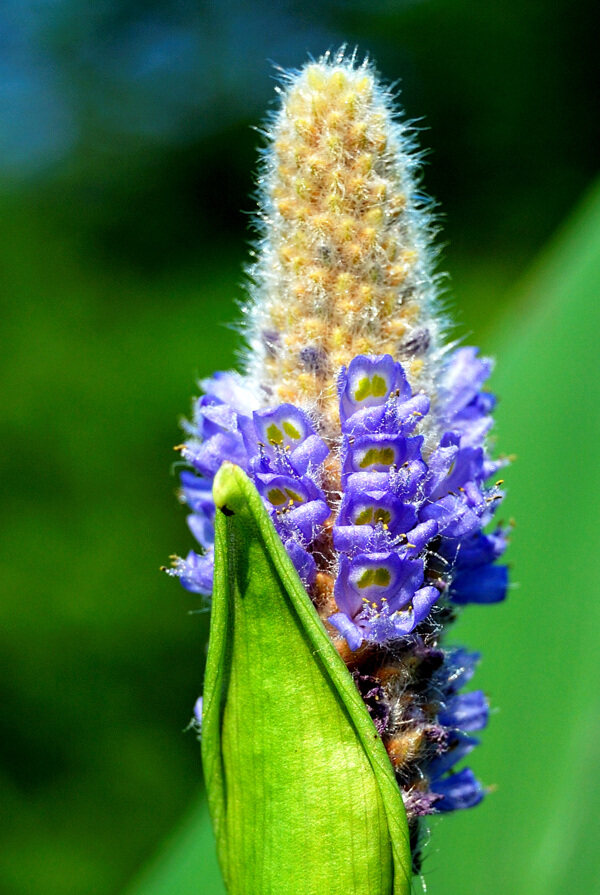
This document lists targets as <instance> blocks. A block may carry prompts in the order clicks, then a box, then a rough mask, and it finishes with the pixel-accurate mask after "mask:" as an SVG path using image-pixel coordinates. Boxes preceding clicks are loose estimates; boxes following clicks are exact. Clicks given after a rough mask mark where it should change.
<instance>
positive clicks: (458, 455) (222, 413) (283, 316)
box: [170, 55, 508, 856]
mask: <svg viewBox="0 0 600 895" xmlns="http://www.w3.org/2000/svg"><path fill="white" fill-rule="evenodd" d="M282 94H283V102H282V107H281V110H280V112H279V113H278V115H277V116H276V117H275V118H274V120H273V122H272V130H271V146H270V150H269V152H268V153H266V156H265V158H266V161H265V167H264V171H263V177H262V179H261V183H262V191H263V204H262V209H263V214H262V220H263V233H262V242H261V243H260V245H259V253H258V261H257V262H256V265H255V267H254V269H253V270H252V271H251V276H252V278H253V286H252V289H251V291H252V301H251V304H250V305H249V307H248V309H247V318H248V320H249V323H248V328H247V333H246V335H247V340H248V343H249V345H250V349H251V350H250V352H249V356H248V359H247V364H246V371H245V373H244V374H243V375H242V374H237V373H218V374H216V375H215V376H214V377H212V378H211V379H207V380H205V381H203V382H202V383H201V388H202V392H203V394H202V396H201V397H200V398H199V399H198V400H197V401H196V404H195V408H194V414H193V419H192V421H191V422H190V423H187V424H186V434H187V439H186V441H185V444H184V445H182V446H181V451H182V456H183V458H184V459H185V460H186V461H187V464H188V465H189V467H190V468H189V469H187V470H186V471H184V472H183V473H182V475H181V497H182V500H183V501H184V502H185V503H186V504H187V506H188V507H189V509H190V510H191V514H190V515H189V517H188V522H189V526H190V528H191V530H192V532H193V534H194V536H195V538H196V539H197V541H198V543H199V545H200V548H199V549H198V550H196V551H192V552H190V553H189V555H188V556H187V558H185V559H178V560H176V561H175V563H174V566H173V568H172V569H171V570H170V571H171V574H174V575H176V576H178V577H179V578H180V580H181V582H182V584H183V586H184V587H186V588H187V589H188V590H190V591H193V592H195V593H200V594H205V595H208V594H210V592H211V587H212V574H213V555H214V549H213V541H214V513H215V508H214V504H213V501H212V497H211V486H212V481H213V478H214V476H215V474H216V472H217V471H218V469H219V467H220V465H221V463H222V462H223V461H224V460H228V461H231V462H232V463H235V464H237V465H238V466H240V467H241V468H242V469H243V470H244V471H245V472H246V473H247V474H248V475H249V476H250V477H251V478H252V480H253V481H254V483H255V485H256V488H257V489H258V491H259V493H260V494H261V496H262V498H263V500H264V503H265V506H266V507H267V508H268V510H269V512H270V514H271V517H272V519H273V522H274V525H275V528H276V530H277V532H278V533H279V535H280V537H281V540H282V542H283V544H284V546H285V548H286V550H287V552H288V554H289V556H290V558H291V560H292V562H293V563H294V566H295V567H296V569H297V571H298V574H299V576H300V578H301V580H302V581H303V583H304V585H305V587H306V589H307V592H308V593H309V595H310V596H311V598H312V599H313V601H314V603H315V605H316V607H317V610H318V612H319V614H320V616H321V618H322V619H323V622H324V624H325V626H326V628H327V630H328V632H329V634H330V636H331V638H332V640H333V642H334V644H335V645H336V647H337V648H338V650H339V652H340V654H341V655H342V657H343V658H344V660H345V661H346V663H347V665H348V667H349V669H350V671H351V673H352V674H353V676H354V679H355V682H356V685H357V687H358V689H359V691H360V692H361V694H362V696H363V699H364V701H365V703H366V705H367V708H368V709H369V712H370V713H371V716H372V718H373V721H374V723H375V725H376V727H377V729H378V731H379V732H380V734H381V736H382V738H383V741H384V743H385V745H386V748H387V751H388V754H389V756H390V760H391V761H392V763H393V765H394V768H395V770H396V774H397V778H398V783H399V786H400V787H401V790H402V794H403V798H404V802H405V805H406V809H407V814H408V817H409V823H410V825H411V835H412V836H413V840H414V841H413V844H414V852H415V856H416V853H417V841H418V831H419V818H420V817H422V816H424V815H427V814H431V813H435V812H447V811H452V810H454V809H459V808H467V807H471V806H473V805H475V804H477V803H478V802H479V801H480V800H481V798H482V797H483V794H484V789H483V787H482V786H481V784H480V783H479V782H478V781H477V780H476V778H475V777H474V775H473V773H472V772H471V770H469V769H468V768H463V769H459V770H457V769H456V766H457V765H458V763H459V762H460V761H461V760H462V759H463V758H464V757H465V756H466V755H467V754H468V753H469V752H470V751H471V749H473V747H474V746H475V745H476V743H477V740H476V738H474V737H473V733H475V732H477V731H479V730H480V729H482V728H483V727H484V726H485V725H486V723H487V719H488V704H487V700H486V698H485V696H484V694H483V693H482V692H481V691H477V690H475V691H473V690H471V691H468V692H462V689H463V686H464V685H466V684H467V683H468V682H469V681H470V679H471V677H472V675H473V673H474V670H475V665H476V662H477V659H478V656H477V655H476V654H472V653H468V652H466V651H465V650H463V649H457V648H451V647H448V646H446V643H445V637H446V631H447V628H448V625H449V624H450V622H451V621H452V620H453V619H454V618H455V616H456V614H457V611H458V607H460V606H463V605H465V604H468V603H480V604H486V603H497V602H499V601H501V600H503V599H504V597H505V594H506V588H507V569H506V566H503V565H498V564H497V562H496V561H497V560H498V558H499V557H500V556H501V555H502V553H503V552H504V550H505V547H506V541H507V535H508V530H507V528H505V527H503V526H502V525H498V526H496V527H495V528H493V527H491V523H492V519H493V516H494V513H495V511H496V509H497V507H498V505H499V504H500V502H501V499H502V496H503V493H502V490H501V485H502V481H501V480H496V477H497V474H498V471H499V469H500V467H501V466H502V465H503V464H504V462H505V461H501V460H494V459H492V458H491V457H490V455H489V452H488V446H487V436H488V433H489V430H490V427H491V425H492V418H491V412H492V410H493V407H494V403H495V401H494V397H493V396H492V395H491V394H490V393H489V392H487V391H486V390H485V383H486V381H487V379H488V377H489V375H490V372H491V363H490V361H489V360H487V359H485V358H482V357H480V356H479V354H478V351H477V349H475V348H469V347H460V348H456V347H452V346H446V345H444V344H443V339H442V333H443V325H442V322H441V320H440V315H439V314H438V313H437V310H436V300H435V299H436V294H435V291H436V287H435V278H434V277H432V275H431V273H430V270H431V252H430V249H429V242H430V238H431V228H430V225H429V221H428V219H427V215H426V212H425V211H424V210H423V208H422V206H421V204H420V199H419V196H418V192H417V190H416V187H415V181H414V165H415V162H414V158H413V156H411V155H410V154H409V153H408V150H407V139H406V127H405V126H404V125H402V124H399V123H398V122H397V121H395V119H394V117H393V114H392V112H391V108H390V102H391V101H390V98H389V97H388V96H387V94H385V92H384V91H383V90H382V88H381V87H379V85H378V84H377V82H376V79H375V77H374V75H373V72H372V70H371V68H370V67H369V66H368V65H366V64H363V65H360V66H356V65H355V64H354V61H353V60H350V61H348V60H346V59H345V58H344V57H343V56H342V55H339V56H338V57H336V58H334V59H332V58H330V57H324V58H323V59H321V60H320V61H319V62H317V63H312V64H310V65H308V66H307V67H306V68H305V69H304V70H303V71H302V72H300V73H299V74H295V75H293V76H292V77H291V78H290V80H289V83H288V84H287V85H284V87H283V88H282ZM409 148H410V147H409ZM282 399H283V400H282Z"/></svg>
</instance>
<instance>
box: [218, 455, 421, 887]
mask: <svg viewBox="0 0 600 895" xmlns="http://www.w3.org/2000/svg"><path fill="white" fill-rule="evenodd" d="M214 497H215V503H216V506H217V514H216V515H217V520H216V541H215V586H214V596H213V611H212V619H211V631H210V642H209V651H208V660H207V667H206V679H205V688H204V713H203V734H202V758H203V763H204V772H205V778H206V786H207V791H208V802H209V809H210V813H211V817H212V822H213V825H214V829H215V834H216V840H217V850H218V855H219V861H220V864H221V868H222V870H223V875H224V878H225V882H226V886H227V889H228V891H229V892H230V893H231V895H333V893H337V892H339V893H344V895H392V893H393V895H403V893H408V892H409V891H410V879H411V870H410V868H411V859H410V846H409V836H408V827H407V824H406V818H405V813H404V806H403V803H402V798H401V795H400V790H399V788H398V786H397V783H396V781H395V777H394V773H393V769H392V766H391V763H390V760H389V758H388V756H387V753H386V751H385V748H384V746H383V743H382V742H381V739H380V737H379V735H378V733H377V731H376V729H375V727H374V725H373V722H372V720H371V718H370V716H369V714H368V711H367V709H366V707H365V704H364V703H363V701H362V699H361V697H360V695H359V693H358V690H357V688H356V686H355V684H354V682H353V680H352V677H351V675H350V673H349V672H348V669H347V668H346V666H345V665H344V663H343V661H342V659H341V658H340V657H339V655H338V654H337V652H336V650H335V647H334V646H333V644H332V643H331V641H330V640H329V638H328V636H327V634H326V632H325V629H324V628H323V625H322V622H321V621H320V619H319V617H318V615H317V612H316V610H315V608H314V607H313V605H312V603H311V601H310V599H309V597H308V596H307V594H306V592H305V590H304V587H303V585H302V583H301V581H300V579H299V577H298V574H297V572H296V570H295V569H294V567H293V565H292V563H291V561H290V559H289V557H288V556H287V553H286V552H285V550H284V548H283V546H282V544H281V541H280V539H279V537H278V535H277V533H276V531H275V529H274V527H273V524H272V522H271V519H270V517H269V515H268V513H267V512H266V511H265V509H264V507H263V504H262V501H261V499H260V497H259V495H258V492H257V491H256V489H255V488H254V486H253V485H252V483H251V482H250V481H249V479H248V478H247V477H246V476H245V474H244V473H243V472H242V471H241V469H239V468H238V467H236V466H234V465H232V464H230V463H224V464H223V466H222V467H221V470H220V472H219V473H218V475H217V478H216V480H215V485H214Z"/></svg>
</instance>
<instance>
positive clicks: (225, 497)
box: [213, 461, 244, 516]
mask: <svg viewBox="0 0 600 895" xmlns="http://www.w3.org/2000/svg"><path fill="white" fill-rule="evenodd" d="M243 478H244V474H243V472H242V470H241V469H240V468H239V466H236V465H235V463H229V462H228V461H225V462H224V463H222V464H221V467H220V468H219V471H218V472H217V474H216V476H215V481H214V484H213V498H214V501H215V506H216V508H217V510H220V511H221V512H222V513H224V514H225V516H233V515H235V513H236V512H239V511H240V509H241V507H242V505H243V503H244V494H243V488H242V484H243Z"/></svg>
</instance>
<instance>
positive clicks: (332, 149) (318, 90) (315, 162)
mask: <svg viewBox="0 0 600 895" xmlns="http://www.w3.org/2000/svg"><path fill="white" fill-rule="evenodd" d="M281 93H282V105H281V108H280V111H279V113H278V114H277V116H276V118H275V119H274V121H273V126H272V130H271V134H270V138H271V146H270V149H269V151H268V153H267V155H266V165H265V169H264V175H263V178H262V181H261V190H262V194H263V208H262V213H263V220H262V224H263V232H264V239H263V242H262V245H261V247H260V251H259V257H258V260H257V263H256V265H255V267H254V269H253V270H252V271H251V275H252V277H253V280H254V283H255V286H254V289H253V299H254V300H253V303H252V306H251V307H250V309H249V310H250V323H249V327H248V339H249V342H250V345H251V348H252V356H251V358H250V363H249V370H248V372H249V374H250V375H251V376H252V377H253V379H254V380H255V381H257V382H258V384H260V385H261V386H262V389H263V391H264V394H265V397H266V400H267V402H268V403H279V402H290V403H294V404H297V405H300V406H303V407H305V408H308V409H312V410H313V411H315V412H316V413H317V414H318V416H319V418H320V419H321V426H322V431H323V434H324V435H325V436H327V435H328V434H330V433H333V432H334V431H335V430H336V428H338V429H339V425H338V416H337V396H336V393H335V375H336V373H337V371H338V370H339V368H340V367H341V366H342V365H343V364H348V363H349V362H350V360H351V359H352V358H353V357H355V356H356V355H358V354H371V355H378V354H391V355H392V356H393V357H394V358H395V359H397V360H400V361H401V362H402V363H403V364H404V367H405V370H406V372H407V374H408V376H409V379H410V381H411V382H412V384H413V387H414V388H415V390H418V389H419V388H425V389H427V388H428V385H429V381H428V380H429V377H430V372H429V370H428V367H429V358H430V357H431V354H432V350H433V348H434V345H435V343H436V341H437V339H436V331H435V325H436V324H435V322H434V321H433V320H432V309H431V305H432V301H433V298H434V292H435V290H434V286H433V282H432V279H431V276H430V274H429V267H430V262H429V259H428V241H429V233H428V229H427V226H426V224H424V222H423V213H422V212H421V211H419V210H418V208H417V203H416V201H415V197H414V195H413V191H414V184H413V179H412V176H411V171H412V169H413V168H414V159H413V158H412V157H411V156H410V154H409V153H408V152H407V149H406V142H407V141H406V138H405V136H404V133H403V128H402V126H401V125H399V124H397V123H396V122H395V121H394V119H393V115H392V112H391V110H390V103H389V99H388V97H387V95H386V94H385V93H384V92H383V91H382V89H381V88H380V87H379V85H378V84H377V82H376V79H375V76H374V74H373V72H372V70H371V68H370V67H369V66H368V65H366V64H363V65H360V66H358V67H355V66H354V64H353V63H352V62H348V61H345V60H344V59H343V58H342V57H341V56H338V57H337V58H335V59H334V60H331V59H330V58H329V57H324V58H323V59H321V60H320V61H318V62H314V63H311V64H309V65H307V66H306V67H305V68H304V69H303V70H302V71H301V72H300V73H299V74H298V75H296V76H294V77H292V78H291V79H290V80H289V83H288V84H287V85H284V86H283V87H282V88H281Z"/></svg>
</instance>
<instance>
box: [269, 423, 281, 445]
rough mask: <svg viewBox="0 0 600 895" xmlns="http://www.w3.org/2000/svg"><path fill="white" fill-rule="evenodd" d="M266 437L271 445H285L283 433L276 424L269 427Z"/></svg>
mask: <svg viewBox="0 0 600 895" xmlns="http://www.w3.org/2000/svg"><path fill="white" fill-rule="evenodd" d="M266 435H267V439H268V440H269V442H270V443H271V444H283V432H282V431H281V429H279V428H278V427H277V426H276V425H275V423H271V425H270V426H268V427H267V432H266Z"/></svg>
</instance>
